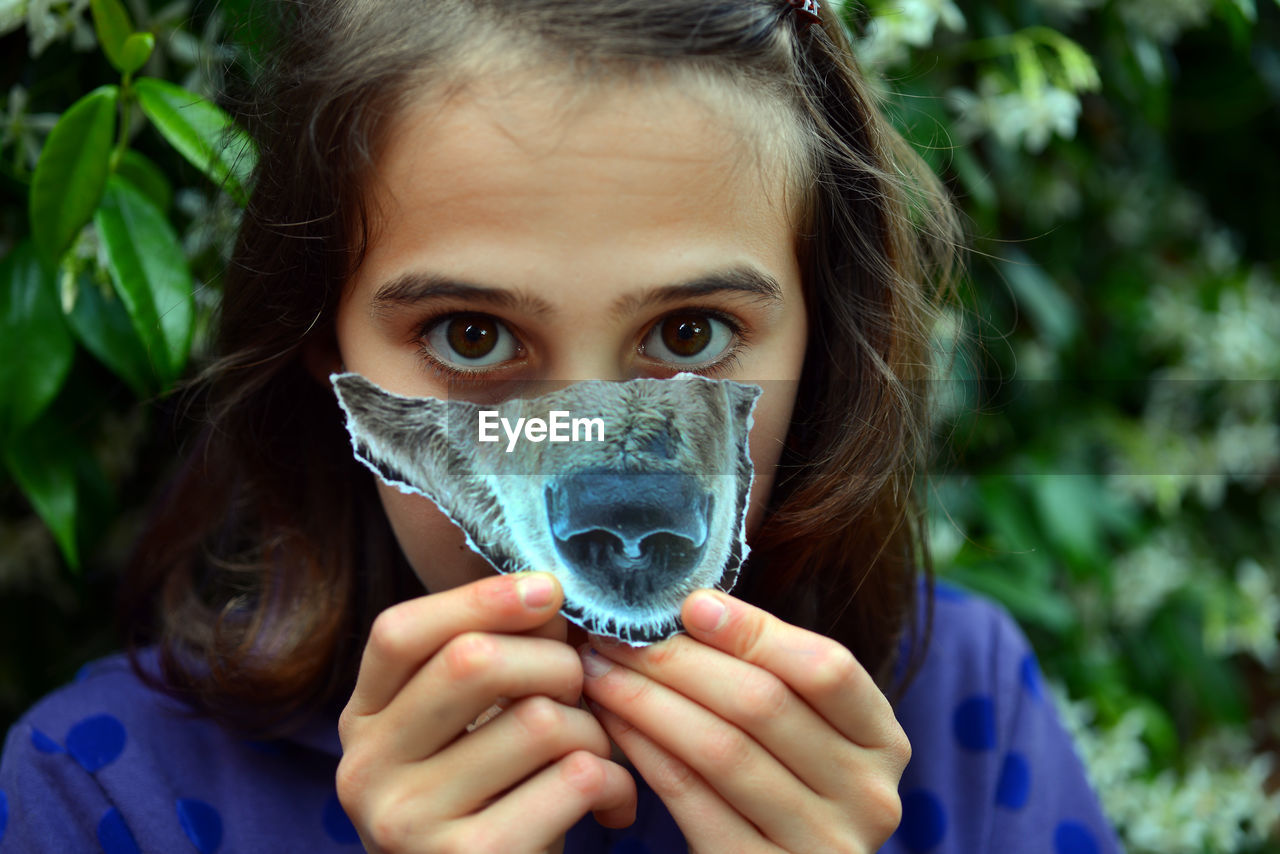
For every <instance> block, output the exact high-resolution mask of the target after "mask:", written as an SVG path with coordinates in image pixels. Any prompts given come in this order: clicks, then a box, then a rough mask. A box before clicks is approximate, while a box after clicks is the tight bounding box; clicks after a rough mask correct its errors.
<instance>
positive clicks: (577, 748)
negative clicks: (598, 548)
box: [337, 573, 635, 854]
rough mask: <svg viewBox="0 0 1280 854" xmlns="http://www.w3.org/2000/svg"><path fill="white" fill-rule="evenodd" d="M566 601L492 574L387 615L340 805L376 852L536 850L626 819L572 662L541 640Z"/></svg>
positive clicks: (346, 737) (624, 787)
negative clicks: (585, 821)
mask: <svg viewBox="0 0 1280 854" xmlns="http://www.w3.org/2000/svg"><path fill="white" fill-rule="evenodd" d="M561 595H562V594H561V592H560V587H559V585H558V584H557V583H556V582H555V579H554V578H553V577H552V576H550V575H547V574H545V573H528V574H523V575H515V576H497V577H492V578H486V579H483V580H481V581H477V582H475V583H473V584H468V585H466V586H463V587H457V588H454V589H452V590H447V591H444V592H441V593H437V594H434V595H431V596H424V597H421V598H419V599H413V600H411V601H408V602H402V603H400V604H398V605H396V606H394V607H392V608H389V609H387V610H386V611H385V612H383V613H382V614H381V615H379V617H378V619H377V620H376V621H375V622H374V624H373V630H372V632H371V633H370V636H369V641H368V644H367V645H366V646H365V650H364V657H363V659H362V661H361V663H360V674H359V677H358V678H357V681H356V688H355V692H354V693H353V694H352V696H351V701H350V702H349V703H348V704H347V707H346V709H344V710H343V712H342V716H341V718H340V719H339V721H338V733H339V736H340V737H341V739H342V749H343V756H342V761H341V762H340V763H339V765H338V773H337V787H338V799H339V800H340V801H341V803H342V807H343V809H345V810H346V812H347V815H348V816H349V817H350V818H351V821H352V822H353V823H354V824H355V827H356V830H357V831H358V832H359V834H360V839H361V841H362V842H363V843H364V845H365V848H366V849H367V850H368V851H370V852H385V854H392V852H444V851H466V852H481V853H482V854H483V852H541V851H546V850H548V849H553V848H556V847H558V846H559V845H560V844H561V843H560V840H561V837H562V836H563V834H564V833H565V832H566V831H567V830H568V829H569V828H570V827H571V826H572V825H573V824H574V823H575V822H577V821H578V819H579V818H581V817H582V816H583V815H585V814H586V813H587V812H589V811H595V813H596V816H597V818H598V819H599V820H600V821H601V822H602V823H604V824H607V825H611V826H617V827H625V826H626V825H627V824H630V823H631V821H632V820H633V818H634V812H635V783H634V782H633V781H632V779H631V775H630V774H628V773H627V772H626V771H625V770H624V769H623V768H622V767H620V766H619V765H617V764H615V763H614V762H611V761H610V760H609V750H610V745H609V739H608V738H607V737H606V736H605V733H604V731H603V730H602V729H601V728H600V724H599V723H598V722H597V721H596V720H595V719H594V718H593V717H592V716H591V715H590V714H588V713H587V712H585V711H583V710H581V709H579V708H578V707H577V704H578V700H579V696H580V694H581V690H582V665H581V662H580V660H579V658H578V656H577V654H575V652H574V650H573V649H572V648H571V647H569V646H567V645H566V644H565V643H563V642H561V641H560V640H553V639H552V638H550V637H546V636H542V637H539V636H537V633H538V632H542V633H543V635H546V634H550V633H553V632H554V631H555V627H554V626H553V625H552V620H553V618H555V617H556V612H557V610H558V609H559V607H560V602H561ZM559 630H560V631H561V632H563V626H560V627H559ZM508 702H509V703H510V705H509V707H508V708H507V709H506V710H505V711H504V712H503V713H502V714H500V715H498V716H497V717H496V718H494V719H493V720H491V721H489V722H488V723H485V724H484V725H482V726H479V727H478V728H475V729H474V731H472V732H468V730H467V726H468V724H470V723H472V722H473V721H475V720H476V718H477V717H478V716H480V715H481V714H483V713H484V712H485V711H486V710H489V709H491V708H492V707H493V706H494V705H495V704H504V703H508Z"/></svg>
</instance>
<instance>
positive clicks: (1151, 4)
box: [1118, 0, 1213, 44]
mask: <svg viewBox="0 0 1280 854" xmlns="http://www.w3.org/2000/svg"><path fill="white" fill-rule="evenodd" d="M1118 5H1119V9H1120V17H1121V18H1123V19H1124V20H1125V22H1126V23H1128V24H1129V25H1131V26H1132V27H1134V28H1135V29H1137V30H1138V31H1140V32H1142V33H1144V34H1146V35H1147V36H1149V37H1151V38H1152V39H1154V40H1155V41H1158V42H1164V43H1166V44H1167V43H1169V42H1172V41H1173V40H1174V39H1176V38H1177V37H1178V36H1180V35H1182V31H1183V30H1187V29H1191V28H1193V27H1198V26H1200V25H1201V24H1203V23H1204V22H1205V21H1206V20H1207V19H1208V17H1209V12H1210V11H1211V10H1212V8H1213V2H1212V0H1123V2H1121V3H1119V4H1118Z"/></svg>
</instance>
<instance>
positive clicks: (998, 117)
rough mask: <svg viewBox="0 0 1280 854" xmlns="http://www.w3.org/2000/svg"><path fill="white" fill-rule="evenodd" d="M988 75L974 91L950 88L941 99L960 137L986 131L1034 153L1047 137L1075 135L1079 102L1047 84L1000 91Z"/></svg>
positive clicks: (1065, 91) (1038, 151)
mask: <svg viewBox="0 0 1280 854" xmlns="http://www.w3.org/2000/svg"><path fill="white" fill-rule="evenodd" d="M1006 86H1007V84H1002V83H1001V81H1000V80H999V79H998V78H996V77H995V76H993V75H989V76H987V77H984V78H983V80H982V82H981V83H980V84H979V86H978V92H976V93H975V92H971V91H969V90H968V89H953V90H952V91H951V92H949V93H948V95H947V99H948V102H949V103H950V104H951V108H952V110H953V111H954V112H955V113H956V116H957V121H956V131H957V133H958V134H959V135H960V136H961V138H962V139H973V138H975V137H977V136H981V135H982V134H984V133H990V134H991V135H992V136H994V137H995V138H996V140H997V141H999V142H1000V144H1002V145H1004V146H1006V147H1009V148H1025V149H1026V150H1027V151H1029V152H1031V153H1032V154H1038V153H1040V152H1041V151H1043V150H1044V148H1045V146H1046V145H1048V144H1049V139H1050V138H1051V137H1053V136H1055V135H1056V136H1060V137H1062V138H1064V139H1070V138H1071V137H1073V136H1075V133H1076V119H1077V118H1078V117H1079V115H1080V98H1079V97H1078V96H1077V95H1076V93H1074V92H1071V91H1069V90H1066V89H1062V88H1060V87H1058V86H1055V85H1053V84H1052V83H1049V82H1047V81H1042V82H1041V84H1040V85H1038V86H1035V87H1027V86H1020V87H1018V88H1012V89H1010V88H1005V87H1006Z"/></svg>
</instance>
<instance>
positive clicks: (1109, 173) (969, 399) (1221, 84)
mask: <svg viewBox="0 0 1280 854" xmlns="http://www.w3.org/2000/svg"><path fill="white" fill-rule="evenodd" d="M824 6H826V7H827V8H828V9H829V10H830V11H831V12H834V13H836V14H838V15H840V16H841V17H842V18H843V19H844V20H845V21H846V23H847V24H848V26H849V27H850V29H851V31H852V32H853V33H854V34H855V37H856V41H857V45H858V51H859V54H860V57H861V59H862V61H863V63H864V65H865V67H866V69H867V70H868V72H869V73H870V74H872V75H873V76H874V77H875V78H876V80H877V81H878V83H877V85H878V86H879V87H880V90H881V93H882V96H883V98H884V100H885V104H886V108H887V109H888V110H889V111H890V113H891V115H892V116H893V117H894V118H895V120H896V122H897V123H898V125H899V126H900V127H901V128H902V129H903V131H904V132H905V133H906V134H907V136H908V138H909V139H911V140H912V142H913V143H914V144H915V145H916V146H917V147H918V149H919V150H920V151H921V152H922V153H923V154H924V155H925V156H926V157H927V158H928V159H929V161H930V162H931V163H932V164H933V166H934V167H935V168H936V170H937V171H938V172H939V174H941V175H942V176H943V177H944V179H945V180H946V181H947V183H948V185H949V186H950V188H951V190H952V191H953V193H954V194H955V196H956V198H957V200H958V201H959V203H960V205H961V207H962V208H963V211H964V214H965V217H966V227H967V229H968V232H969V235H970V239H971V247H972V254H971V256H970V264H969V274H968V276H967V279H966V281H965V284H964V286H963V288H962V298H961V301H960V304H959V305H956V306H955V307H953V309H952V310H950V311H948V313H947V314H946V316H945V317H944V320H943V323H942V324H941V325H940V328H939V330H938V340H939V347H938V364H939V375H940V380H939V383H938V386H937V391H938V394H937V397H938V400H939V404H940V405H939V407H938V414H937V420H936V425H935V426H936V431H937V437H938V447H939V451H938V458H937V461H936V467H935V470H936V471H935V475H934V477H933V479H932V481H931V483H930V484H929V487H928V500H929V508H930V538H931V542H932V547H933V551H934V555H935V561H936V563H937V565H938V567H939V569H940V572H941V574H942V575H943V576H944V577H945V578H948V579H950V580H951V581H953V582H954V583H957V584H960V585H963V586H965V587H969V588H971V589H975V590H979V591H981V592H984V593H986V594H988V595H990V596H992V597H994V598H996V599H998V600H1000V601H1001V602H1003V603H1004V604H1005V605H1006V606H1007V607H1008V608H1009V609H1010V610H1011V611H1012V612H1013V614H1014V615H1015V616H1016V617H1017V618H1018V619H1019V621H1020V622H1021V623H1022V625H1023V627H1024V628H1025V630H1026V631H1027V633H1028V635H1029V637H1030V638H1031V640H1032V642H1033V644H1034V645H1035V647H1036V649H1037V651H1038V653H1039V655H1040V658H1041V661H1042V665H1043V667H1044V670H1045V672H1046V674H1047V675H1048V677H1049V679H1050V681H1051V683H1052V684H1053V686H1054V690H1055V696H1056V699H1057V702H1058V704H1059V708H1060V709H1061V710H1062V713H1063V716H1064V718H1065V720H1066V721H1067V723H1068V725H1069V726H1070V727H1071V728H1072V729H1073V731H1074V732H1075V735H1076V738H1077V740H1078V742H1079V745H1080V749H1081V752H1082V754H1083V756H1084V758H1085V761H1086V764H1087V765H1088V767H1089V770H1090V773H1091V775H1092V777H1093V781H1094V783H1095V785H1096V786H1097V787H1098V789H1099V792H1100V794H1101V797H1102V800H1103V804H1104V807H1105V808H1106V810H1107V811H1108V813H1109V815H1110V816H1111V818H1112V820H1113V821H1114V822H1115V823H1116V825H1117V827H1118V829H1119V830H1120V832H1121V835H1122V837H1123V838H1124V839H1125V841H1126V844H1127V845H1128V847H1129V850H1130V851H1133V852H1152V854H1156V852H1159V854H1178V852H1188V854H1202V853H1203V852H1261V851H1278V850H1280V841H1278V840H1280V795H1278V794H1277V790H1278V789H1280V768H1277V767H1276V765H1275V761H1274V760H1275V757H1276V753H1277V749H1278V748H1280V702H1277V700H1278V699H1280V640H1278V634H1277V632H1278V630H1280V490H1277V488H1276V487H1277V485H1278V484H1280V427H1278V426H1277V424H1278V422H1280V419H1278V418H1277V415H1278V414H1280V109H1278V107H1280V3H1276V2H1274V0H1256V2H1255V0H983V2H972V3H968V2H966V3H955V2H952V0H872V2H870V3H867V4H861V3H854V2H852V0H849V2H845V3H843V4H837V3H835V2H834V0H828V2H827V3H825V4H824ZM255 43H256V39H255V35H254V19H253V18H252V17H251V15H250V14H249V10H248V7H247V5H237V3H221V4H219V5H217V6H214V5H202V4H200V3H197V2H195V0H174V2H169V3H165V2H164V0H93V2H92V3H90V2H89V0H0V47H2V49H0V98H2V99H3V100H2V102H0V103H3V108H2V109H0V258H2V259H3V260H2V261H0V448H2V450H3V461H4V467H3V474H2V475H0V627H3V628H2V629H0V632H2V633H0V640H2V645H0V728H7V726H8V725H9V724H10V723H11V722H12V721H13V720H14V719H15V718H16V717H17V716H18V715H19V714H20V713H21V711H22V710H23V709H24V708H25V707H26V706H27V705H29V704H30V703H31V702H33V701H34V700H35V699H36V698H37V697H39V696H40V695H41V694H43V693H44V692H46V691H48V690H50V689H52V688H54V687H56V686H57V685H58V684H60V683H62V682H64V681H66V680H68V679H70V678H72V677H73V676H74V674H75V672H76V670H77V668H78V667H79V666H80V665H81V664H83V663H84V662H85V661H87V660H89V659H91V658H93V657H96V656H98V655H101V654H103V653H105V652H107V651H109V650H110V649H112V648H113V647H114V645H115V639H114V635H113V632H112V628H111V611H112V606H111V603H112V594H113V590H114V583H115V579H116V577H117V573H118V570H119V567H120V565H121V562H122V560H123V557H124V555H125V554H126V553H127V549H128V547H129V543H130V541H131V539H132V537H133V535H134V532H135V531H136V529H137V525H138V523H139V520H140V518H141V516H142V514H143V513H144V507H145V503H146V501H147V500H148V498H149V497H150V496H151V495H152V494H153V492H154V489H155V485H156V483H157V482H159V480H160V479H161V478H162V477H163V475H164V473H165V471H166V469H167V468H168V467H169V466H170V465H171V464H172V460H173V458H174V455H175V451H176V448H177V447H178V445H179V444H180V443H181V440H182V436H181V435H180V430H179V429H177V428H175V427H174V424H175V423H176V422H177V419H175V411H176V410H177V409H178V407H179V403H178V398H177V397H176V396H174V395H173V394H171V393H170V392H171V389H172V387H173V384H174V382H175V381H178V380H180V379H181V378H183V377H187V376H190V375H191V374H192V371H193V370H194V368H195V367H196V366H198V365H199V364H200V362H201V359H202V357H203V356H205V355H206V354H207V324H208V320H209V318H210V315H211V313H212V311H213V310H214V309H215V308H216V306H217V302H218V281H219V274H220V270H221V269H222V267H223V266H224V265H225V263H226V260H227V252H228V249H229V247H230V245H231V235H232V234H233V232H234V228H235V224H236V219H237V211H238V204H239V202H240V201H242V200H243V197H244V190H243V182H244V180H245V178H246V175H247V171H248V168H249V166H250V165H251V163H252V151H251V147H250V146H249V145H248V144H247V143H246V142H244V141H243V139H241V138H238V137H236V136H235V135H233V134H232V135H228V133H227V119H226V117H225V115H223V114H222V113H221V112H220V111H219V110H217V109H216V108H214V107H212V105H211V104H210V101H211V100H217V99H218V98H219V97H220V96H223V95H225V93H226V92H227V90H228V88H234V86H235V84H236V81H240V80H244V79H246V72H247V71H251V69H252V64H253V46H254V44H255ZM104 87H105V88H104ZM59 128H61V130H60V129H59Z"/></svg>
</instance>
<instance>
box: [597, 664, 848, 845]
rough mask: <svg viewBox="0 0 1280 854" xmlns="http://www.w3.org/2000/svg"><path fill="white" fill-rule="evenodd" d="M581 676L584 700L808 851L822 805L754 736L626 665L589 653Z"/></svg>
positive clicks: (762, 825)
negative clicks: (621, 718) (624, 722)
mask: <svg viewBox="0 0 1280 854" xmlns="http://www.w3.org/2000/svg"><path fill="white" fill-rule="evenodd" d="M606 666H607V668H608V669H607V670H603V669H602V668H603V667H606ZM583 669H584V671H585V672H586V677H587V678H586V680H585V682H584V683H583V693H584V694H585V696H586V697H587V698H588V699H589V700H592V701H594V702H596V703H597V704H598V705H601V706H603V707H604V708H606V709H608V710H609V711H611V712H613V713H614V714H616V715H619V716H624V715H625V718H626V720H627V721H628V722H629V723H630V724H631V725H632V726H634V727H636V728H637V729H639V730H640V731H641V732H642V733H644V734H645V735H646V736H648V737H649V738H650V739H652V740H653V741H654V742H655V743H656V744H657V745H658V746H659V747H661V748H662V749H664V750H666V751H667V752H668V753H670V754H671V755H673V756H674V757H676V758H677V759H679V760H680V761H682V762H684V763H685V764H687V765H689V767H691V768H692V769H693V770H694V771H695V772H697V774H698V775H699V776H700V777H701V778H702V779H703V780H705V781H706V782H707V784H708V785H710V786H711V787H712V788H713V789H715V791H716V793H717V794H718V795H719V796H720V797H721V798H723V799H724V801H725V802H726V803H727V804H728V805H729V806H730V807H732V808H733V809H734V810H735V811H737V812H739V813H741V814H742V815H743V816H744V817H745V818H746V819H747V820H748V821H750V822H751V823H753V824H754V825H755V826H756V827H757V828H759V830H760V832H761V833H762V834H764V835H765V836H766V837H768V838H769V839H772V840H774V841H775V842H778V843H779V844H781V845H783V846H784V847H787V848H788V849H789V850H793V851H804V850H809V849H808V848H806V846H805V843H806V842H808V841H811V833H810V832H809V830H808V828H807V825H808V824H809V823H810V822H812V821H813V820H814V819H815V818H819V817H825V816H826V813H827V808H826V806H825V801H824V799H823V798H822V797H820V796H819V795H817V794H816V793H814V792H813V791H812V790H811V789H810V788H809V787H808V786H806V785H805V784H804V783H802V782H801V781H800V780H798V779H797V778H796V776H795V775H794V774H792V773H791V771H790V770H789V769H788V768H786V767H784V766H783V765H782V764H781V763H780V762H778V760H777V759H775V758H774V757H773V756H772V755H771V754H770V753H769V752H768V751H766V750H765V749H764V748H763V747H761V746H760V745H759V744H758V743H757V742H756V741H755V740H754V739H752V738H751V736H749V735H747V734H746V733H745V732H743V731H742V730H741V729H739V728H738V727H736V726H734V725H733V724H731V723H729V722H728V721H726V720H723V719H721V718H720V717H718V716H717V715H715V714H714V713H712V712H710V711H708V710H707V709H705V708H703V707H702V706H700V705H698V704H697V703H695V702H693V701H692V700H689V699H688V698H686V697H683V696H681V695H680V694H678V693H676V692H675V691H673V690H671V689H670V688H668V687H667V686H665V685H663V684H661V683H659V682H655V681H654V680H652V679H649V678H648V677H646V676H644V675H643V674H640V673H636V672H635V671H633V670H630V669H629V668H627V667H625V666H623V665H620V664H612V665H610V664H609V661H608V659H606V658H604V657H603V656H600V655H597V654H595V653H594V651H592V650H590V649H589V648H588V649H587V650H585V651H584V653H583Z"/></svg>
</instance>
